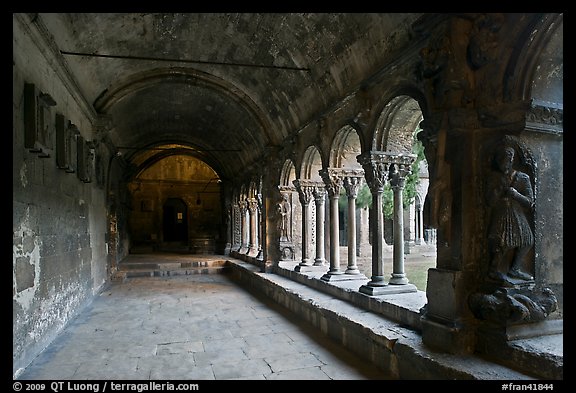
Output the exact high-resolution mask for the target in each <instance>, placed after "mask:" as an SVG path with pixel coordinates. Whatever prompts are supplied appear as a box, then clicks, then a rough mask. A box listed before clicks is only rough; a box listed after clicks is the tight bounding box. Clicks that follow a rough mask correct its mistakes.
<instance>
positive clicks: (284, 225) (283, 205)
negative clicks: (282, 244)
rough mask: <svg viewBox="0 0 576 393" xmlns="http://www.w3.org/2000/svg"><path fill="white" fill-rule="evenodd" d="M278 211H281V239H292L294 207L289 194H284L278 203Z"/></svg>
mask: <svg viewBox="0 0 576 393" xmlns="http://www.w3.org/2000/svg"><path fill="white" fill-rule="evenodd" d="M278 212H279V213H280V223H279V224H280V241H286V242H288V241H290V234H289V230H290V219H291V212H292V207H291V205H290V202H288V194H286V193H283V194H282V202H280V203H279V204H278Z"/></svg>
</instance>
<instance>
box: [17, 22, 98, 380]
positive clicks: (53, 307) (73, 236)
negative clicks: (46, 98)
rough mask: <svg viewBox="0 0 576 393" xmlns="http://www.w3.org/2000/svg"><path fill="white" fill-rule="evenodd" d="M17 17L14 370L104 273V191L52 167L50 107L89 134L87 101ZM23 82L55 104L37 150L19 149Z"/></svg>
mask: <svg viewBox="0 0 576 393" xmlns="http://www.w3.org/2000/svg"><path fill="white" fill-rule="evenodd" d="M20 18H22V17H20ZM20 18H15V19H14V40H13V42H14V48H13V134H12V135H13V149H12V152H13V217H12V225H13V265H12V266H13V272H12V274H13V275H12V283H13V326H12V327H13V341H12V346H13V347H12V351H13V371H14V373H16V371H17V370H18V369H19V368H22V367H25V366H26V365H27V364H28V363H29V362H30V361H31V360H32V359H33V358H34V357H35V356H36V355H37V354H38V353H39V352H40V351H41V350H42V349H44V347H45V346H46V345H47V344H48V343H49V342H50V341H51V340H52V339H53V338H54V337H55V336H56V335H57V334H58V333H59V332H60V331H61V329H62V328H63V327H64V326H65V325H66V324H67V323H68V322H69V321H70V320H71V318H73V316H74V315H75V313H76V312H77V311H78V310H80V309H81V308H82V307H83V306H84V305H85V304H86V303H87V302H89V301H90V300H91V299H92V297H93V295H94V294H95V293H96V292H97V291H98V290H99V289H100V288H101V287H102V285H103V284H104V283H105V281H106V277H107V272H106V262H107V261H106V243H105V237H106V236H105V233H106V214H105V210H106V209H105V201H104V199H105V198H104V192H103V190H102V189H100V188H99V187H97V186H96V184H95V182H93V181H90V182H85V181H83V180H81V179H80V178H79V176H78V171H76V172H68V171H66V170H64V169H62V168H58V166H57V164H56V158H55V154H56V143H55V132H54V122H55V116H56V113H60V114H62V115H63V116H64V117H65V118H66V119H69V121H70V122H72V123H73V124H75V125H76V126H77V128H78V130H79V131H80V134H81V135H82V136H83V137H84V138H85V140H91V139H92V137H91V133H92V125H91V123H90V118H89V116H87V113H86V106H84V103H82V102H81V101H79V100H78V99H77V96H75V95H73V94H72V93H71V92H70V91H69V86H70V85H69V84H68V85H66V83H69V82H70V81H69V80H66V77H65V74H63V70H62V69H58V68H57V67H55V62H54V59H53V58H51V57H50V50H49V48H48V47H47V46H46V47H43V48H42V50H39V49H38V46H37V44H36V43H37V42H38V41H40V42H43V41H42V39H43V37H42V36H41V35H40V34H39V33H38V32H37V31H36V30H34V27H29V25H27V24H25V22H24V21H21V20H20ZM30 29H32V30H30ZM44 44H45V43H44ZM25 83H31V84H34V85H35V87H36V89H37V90H38V91H39V92H42V93H46V94H49V95H50V97H52V99H53V100H54V101H55V103H56V105H54V106H51V107H50V108H49V112H48V113H47V116H46V117H45V120H46V124H45V125H47V126H48V129H49V132H48V133H47V134H46V136H47V138H46V140H45V146H44V147H45V149H44V151H43V152H38V153H36V152H32V151H30V149H28V148H25V140H24V135H25V122H24V118H25V111H24V106H25V99H24V85H25ZM28 102H30V101H28ZM46 155H48V156H47V157H42V156H46ZM74 158H75V157H74ZM72 163H73V164H74V162H72ZM88 169H89V168H88Z"/></svg>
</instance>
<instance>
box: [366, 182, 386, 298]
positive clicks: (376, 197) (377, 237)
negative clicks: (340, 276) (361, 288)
mask: <svg viewBox="0 0 576 393" xmlns="http://www.w3.org/2000/svg"><path fill="white" fill-rule="evenodd" d="M382 193H383V190H382V191H381V190H376V192H372V209H373V212H374V215H373V220H372V277H371V279H370V282H369V283H368V284H367V285H369V286H375V287H378V286H384V285H386V283H385V282H384V263H383V262H384V216H383V211H382Z"/></svg>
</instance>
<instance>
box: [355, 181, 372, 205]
mask: <svg viewBox="0 0 576 393" xmlns="http://www.w3.org/2000/svg"><path fill="white" fill-rule="evenodd" d="M356 206H357V207H359V208H361V209H364V208H370V207H371V206H372V193H371V192H370V188H369V187H368V186H367V185H366V183H363V184H362V187H360V190H358V197H357V198H356Z"/></svg>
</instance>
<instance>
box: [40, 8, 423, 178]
mask: <svg viewBox="0 0 576 393" xmlns="http://www.w3.org/2000/svg"><path fill="white" fill-rule="evenodd" d="M420 15H421V14H400V13H391V14H376V13H370V14H361V13H351V14H300V13H298V14H296V13H286V14H285V13H281V14H269V13H265V14H258V13H248V14H227V13H226V14H225V13H214V14H210V13H200V14H195V13H186V14H159V13H158V14H150V13H118V14H89V13H85V14H76V13H61V14H39V15H38V16H37V17H39V18H41V20H42V22H43V23H44V24H45V26H46V27H47V29H48V30H49V32H50V33H51V34H52V35H53V37H54V42H55V45H56V46H57V48H58V50H59V51H60V53H61V54H62V56H63V59H64V61H65V63H66V65H67V67H68V68H69V70H70V71H71V73H72V75H73V77H74V78H75V79H76V81H77V83H78V86H79V89H80V91H81V94H82V95H83V96H84V97H85V99H86V100H87V101H88V102H89V103H91V104H92V105H94V107H95V109H96V111H97V112H99V113H102V114H108V115H111V117H112V124H113V127H112V129H111V130H110V134H109V136H110V140H111V141H112V142H113V143H114V144H115V145H116V147H119V148H126V153H127V157H130V155H131V154H134V153H135V152H137V151H138V150H137V149H141V148H147V147H153V146H159V145H164V144H170V143H178V144H185V145H189V146H191V147H193V148H195V149H198V150H199V151H201V152H202V154H203V157H205V158H208V159H207V160H206V161H207V162H209V163H210V164H211V165H213V166H214V167H215V168H214V169H216V170H217V171H218V172H219V173H220V175H223V176H224V177H234V176H236V175H238V174H239V173H241V171H242V170H244V168H246V167H247V166H250V165H254V164H256V163H257V162H258V160H260V159H261V157H262V156H263V155H264V153H265V149H266V147H267V146H278V145H281V144H282V143H283V142H284V141H285V140H286V139H287V138H289V137H290V136H291V135H294V134H295V133H296V132H297V131H298V130H299V129H300V128H302V127H303V126H304V125H306V124H307V123H308V122H310V121H311V120H313V119H314V118H315V116H317V115H318V113H320V112H322V111H323V110H325V109H326V108H328V107H330V106H331V105H334V104H335V103H337V102H338V101H339V100H341V99H342V98H344V97H345V96H346V95H347V94H349V93H350V92H351V91H353V90H354V89H356V88H358V85H359V83H360V82H361V81H362V80H364V79H365V78H367V77H369V76H370V75H372V74H373V73H375V72H376V71H377V70H378V69H379V68H380V67H382V66H383V65H385V64H386V63H388V62H390V61H391V60H392V59H393V56H395V55H396V54H397V53H398V51H399V50H401V49H402V47H403V46H405V45H407V44H408V43H409V41H410V39H411V35H412V33H411V25H412V23H413V22H414V21H416V20H417V19H418V17H420Z"/></svg>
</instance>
